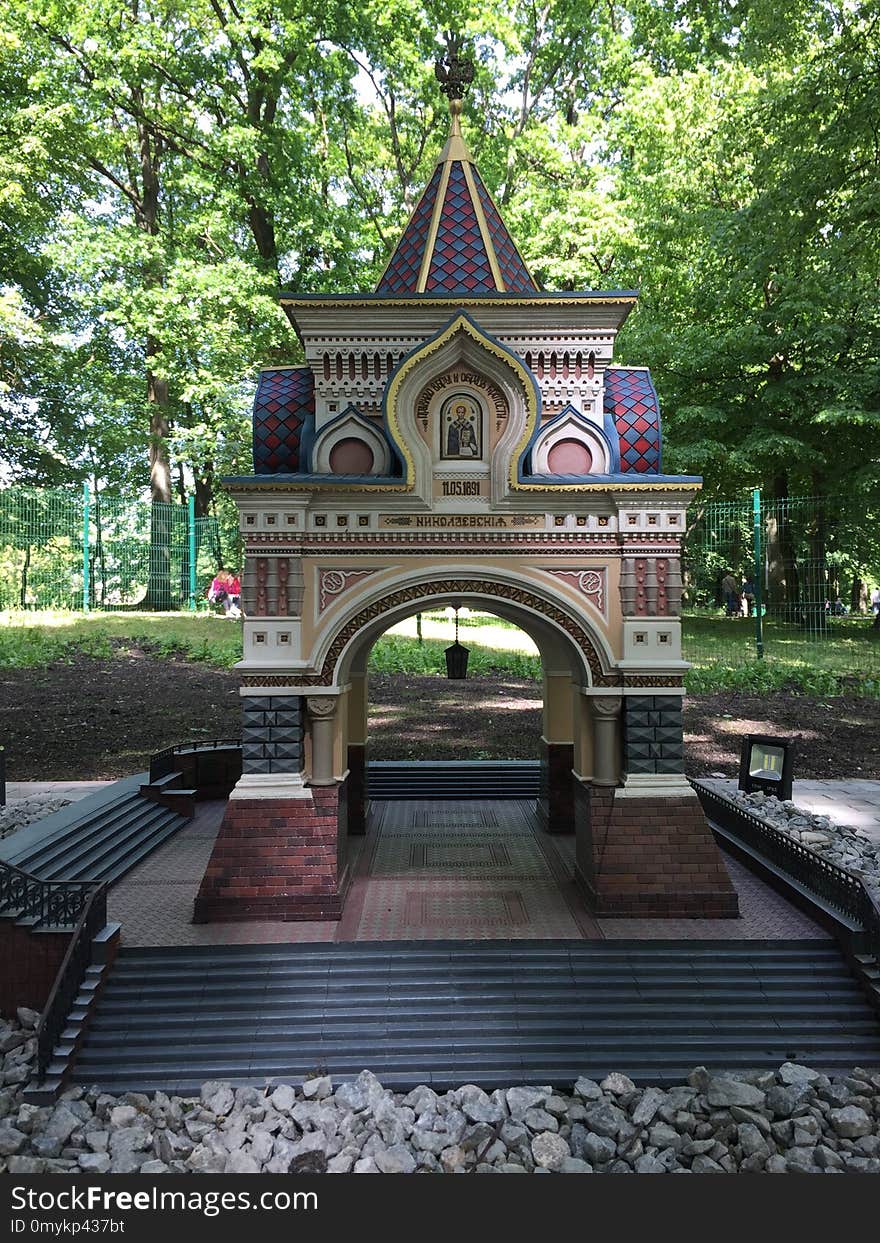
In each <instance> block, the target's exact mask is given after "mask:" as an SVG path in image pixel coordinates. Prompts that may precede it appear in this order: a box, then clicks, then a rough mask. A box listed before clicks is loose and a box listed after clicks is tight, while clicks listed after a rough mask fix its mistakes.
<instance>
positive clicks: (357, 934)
mask: <svg viewBox="0 0 880 1243" xmlns="http://www.w3.org/2000/svg"><path fill="white" fill-rule="evenodd" d="M223 807H224V804H223V803H222V802H217V803H203V804H200V806H199V808H198V812H197V815H196V817H195V819H194V820H193V821H192V822H191V823H190V824H189V825H187V826H186V828H184V829H182V830H181V831H180V832H179V833H178V834H177V835H176V836H175V837H174V838H172V839H171V841H170V842H168V843H167V844H166V845H165V846H163V847H161V848H160V849H159V850H157V851H156V852H155V854H153V855H151V856H150V858H149V859H147V860H145V862H144V863H142V864H141V865H140V866H139V867H137V868H135V869H133V870H132V871H131V872H130V873H129V874H128V875H127V876H126V877H124V878H123V880H122V881H121V882H120V883H119V884H118V885H116V886H114V887H113V889H112V890H111V892H110V897H109V910H108V914H109V916H110V918H112V919H118V920H120V921H121V922H122V924H123V937H124V940H125V943H126V944H127V945H236V944H252V945H257V944H274V943H292V942H305V941H339V942H342V941H389V940H410V941H412V940H454V939H458V940H553V939H583V940H594V939H603V938H605V939H609V940H615V939H619V938H637V939H646V940H655V939H663V938H671V939H679V938H691V939H693V938H697V939H706V938H713V939H717V940H764V939H771V940H772V939H777V938H780V939H794V938H799V939H811V938H815V937H824V936H826V935H827V934H826V933H825V932H824V930H823V929H822V928H820V927H819V926H818V925H816V924H815V923H813V922H812V921H811V920H810V919H808V918H807V917H806V916H804V915H802V914H801V913H800V911H798V910H797V909H796V908H794V907H792V906H790V905H789V903H787V902H786V901H785V900H784V899H783V898H781V897H780V896H779V895H778V894H776V893H775V892H774V891H773V890H772V889H770V888H769V887H768V886H766V885H764V884H763V883H762V882H761V881H759V880H758V879H757V878H756V877H754V876H752V875H751V873H750V872H748V871H747V870H746V869H745V868H744V867H742V866H741V865H739V864H737V863H735V862H734V861H733V860H727V866H728V870H729V872H730V875H731V879H732V880H733V883H734V885H735V886H736V889H737V891H738V893H739V897H740V910H741V917H740V918H739V919H736V920H731V919H719V920H706V919H680V920H676V919H658V920H646V919H605V920H600V921H598V922H597V921H596V920H594V919H592V918H591V917H590V916H589V915H588V914H587V912H586V911H585V910H584V907H583V904H582V902H581V900H580V898H579V896H578V894H577V891H576V889H575V886H574V882H573V880H572V868H573V862H574V838H573V837H570V836H564V837H551V836H549V835H548V834H545V833H543V832H542V831H541V829H540V827H539V825H538V821H537V818H536V816H535V814H534V810H533V805H532V804H530V803H528V802H525V801H522V800H510V801H502V800H482V801H474V802H464V801H461V802H459V801H454V802H405V801H400V802H397V801H395V802H383V803H378V804H377V805H376V807H375V809H374V812H373V815H372V818H371V826H370V832H369V834H368V835H367V837H366V838H351V839H349V842H350V846H351V848H352V850H353V852H354V856H353V860H352V866H353V871H354V879H353V883H352V886H351V889H350V890H349V894H348V900H347V902H346V906H345V911H344V912H343V916H342V919H341V920H339V921H338V922H306V921H303V922H291V923H284V922H281V921H276V920H261V921H255V922H253V923H251V922H248V923H215V924H192V923H190V919H191V917H192V908H193V900H194V898H195V895H196V892H197V890H198V886H199V882H200V880H201V877H202V874H203V872H204V869H205V866H206V864H207V862H208V859H209V857H210V854H211V848H212V845H213V842H214V838H215V837H216V834H217V830H218V828H219V825H220V820H221V818H222V813H223Z"/></svg>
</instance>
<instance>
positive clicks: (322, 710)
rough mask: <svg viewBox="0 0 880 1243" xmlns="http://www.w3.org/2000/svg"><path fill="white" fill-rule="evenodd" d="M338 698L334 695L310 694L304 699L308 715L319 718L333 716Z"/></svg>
mask: <svg viewBox="0 0 880 1243" xmlns="http://www.w3.org/2000/svg"><path fill="white" fill-rule="evenodd" d="M338 702H339V700H338V698H337V696H335V695H310V696H309V697H308V698H307V699H306V707H307V708H308V710H309V715H310V716H314V717H318V718H319V719H320V718H326V717H331V716H333V714H334V712H335V711H336V707H337V704H338Z"/></svg>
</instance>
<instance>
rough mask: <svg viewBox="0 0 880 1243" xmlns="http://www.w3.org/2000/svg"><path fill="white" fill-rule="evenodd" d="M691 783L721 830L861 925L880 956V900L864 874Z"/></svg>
mask: <svg viewBox="0 0 880 1243" xmlns="http://www.w3.org/2000/svg"><path fill="white" fill-rule="evenodd" d="M691 785H692V786H693V787H694V789H695V790H696V792H697V794H698V796H699V799H700V802H701V803H702V804H703V808H704V810H705V811H706V812H707V814H709V815H710V817H711V818H712V819H714V820H716V821H717V823H718V824H719V826H720V827H721V828H722V829H727V830H729V831H730V832H731V833H732V834H734V836H736V837H738V838H739V839H740V840H741V841H743V842H745V843H746V844H747V845H749V846H752V847H754V848H755V849H756V850H757V851H758V852H759V853H760V854H761V855H762V856H763V857H764V858H765V859H767V860H769V862H771V863H773V864H774V865H775V866H776V867H778V868H779V869H780V870H781V871H783V872H785V873H786V874H787V875H788V876H790V877H792V878H793V879H794V880H796V881H798V882H799V883H800V884H801V885H803V886H804V887H805V888H806V889H809V890H810V891H811V892H812V893H814V894H815V895H816V896H817V897H819V898H821V899H822V901H823V902H825V903H826V904H827V905H828V906H830V907H832V908H833V909H834V910H836V911H839V912H840V913H841V914H842V915H845V916H847V918H849V919H850V920H851V921H852V922H853V923H856V924H859V925H860V926H861V928H862V930H863V932H864V940H865V948H866V950H867V951H868V952H869V953H872V954H874V955H876V956H880V904H878V902H877V899H876V898H875V897H874V895H873V893H872V892H871V890H870V889H869V888H868V887H867V885H866V884H865V882H864V881H863V879H862V878H861V876H855V875H853V873H852V872H848V871H847V870H846V868H842V867H840V866H839V864H837V863H831V862H830V860H828V859H826V858H824V857H823V856H822V855H820V854H818V853H817V852H816V851H815V850H811V849H810V847H809V846H804V845H803V844H802V843H801V842H796V841H795V840H794V839H793V838H791V837H789V836H788V834H786V833H783V832H782V830H781V829H777V828H775V827H774V826H773V825H772V824H768V823H767V821H766V820H762V819H761V817H760V816H758V815H756V814H755V813H754V812H751V811H748V810H747V809H746V808H744V807H742V806H740V804H738V803H734V802H733V801H732V800H731V799H729V798H727V797H726V795H723V794H720V793H719V792H718V791H717V790H713V789H711V788H710V787H709V786H707V785H704V784H703V783H702V782H701V781H696V780H694V781H692V782H691Z"/></svg>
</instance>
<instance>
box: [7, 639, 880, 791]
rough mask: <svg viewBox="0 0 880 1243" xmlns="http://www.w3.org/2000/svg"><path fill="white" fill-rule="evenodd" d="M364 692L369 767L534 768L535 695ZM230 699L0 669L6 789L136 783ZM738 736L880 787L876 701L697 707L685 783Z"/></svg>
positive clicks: (421, 686)
mask: <svg viewBox="0 0 880 1243" xmlns="http://www.w3.org/2000/svg"><path fill="white" fill-rule="evenodd" d="M370 687H371V709H370V740H371V749H370V753H371V755H372V757H373V758H374V759H395V758H396V759H418V758H426V759H427V758H434V759H457V758H463V759H465V758H468V759H496V758H498V759H520V758H523V759H527V758H531V757H535V756H537V753H538V738H539V737H540V732H541V694H540V688H538V687H536V686H535V684H534V683H532V682H528V681H524V680H515V679H511V680H506V681H503V682H502V681H499V680H497V679H493V678H471V679H468V680H467V681H466V682H447V681H445V680H441V679H439V678H429V677H406V676H404V675H395V676H387V675H385V676H376V677H374V678H373V679H372V680H371V684H370ZM238 699H239V697H238V679H237V675H236V674H235V673H234V672H227V671H224V670H217V669H212V668H210V667H209V666H207V665H203V664H196V663H193V662H190V661H185V660H170V659H168V658H167V657H162V658H160V657H156V656H152V655H150V654H149V653H147V652H143V651H141V652H138V653H136V654H134V655H132V654H128V655H126V656H120V657H118V658H116V659H113V660H98V659H95V658H92V657H87V656H79V657H77V658H76V659H75V660H74V661H73V662H72V663H69V664H67V663H65V664H55V665H52V666H50V667H49V668H46V669H21V670H19V669H4V670H0V746H4V747H5V748H6V776H7V779H8V780H10V781H65V780H66V781H75V780H83V781H85V780H96V779H98V778H102V777H121V776H125V775H126V774H128V773H133V772H139V771H141V770H142V769H144V768H146V766H147V763H148V760H149V757H150V755H151V754H152V753H153V752H155V751H160V750H161V749H162V748H163V747H166V746H169V745H170V744H171V743H176V742H183V741H186V740H187V739H197V738H204V739H208V738H226V737H229V738H233V737H237V736H238V735H239V733H240V721H239V707H238ZM746 732H751V733H773V734H783V735H786V736H790V735H794V734H799V735H800V738H801V741H800V743H799V746H798V752H797V758H796V761H795V773H796V776H798V777H862V778H866V779H874V780H878V779H880V700H877V699H860V698H856V697H846V696H844V697H834V698H828V699H824V700H819V699H810V698H805V697H800V696H796V695H789V694H783V693H777V694H773V695H767V696H756V695H737V694H733V693H725V694H715V695H695V696H691V697H690V698H688V699H687V700H686V701H685V742H686V756H687V764H686V766H687V771H688V773H689V774H690V775H692V776H701V775H702V776H705V775H707V774H709V773H724V774H728V775H733V774H735V772H736V771H737V764H738V754H739V737H740V735H741V734H743V733H746Z"/></svg>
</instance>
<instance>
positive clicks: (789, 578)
mask: <svg viewBox="0 0 880 1243" xmlns="http://www.w3.org/2000/svg"><path fill="white" fill-rule="evenodd" d="M770 493H771V495H770V497H769V498H767V500H766V501H765V507H766V515H765V519H764V556H765V558H766V560H765V564H766V567H767V581H766V595H767V601H766V602H767V611H768V613H769V614H770V615H771V616H772V617H775V618H776V619H777V620H778V621H794V620H795V618H796V616H797V611H798V603H799V597H800V590H799V589H800V583H799V579H798V572H797V557H796V554H795V548H794V541H793V539H792V533H791V521H790V516H789V512H788V479H787V477H786V476H785V475H777V476H776V478H775V479H774V480H773V482H772V484H771V487H770Z"/></svg>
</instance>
